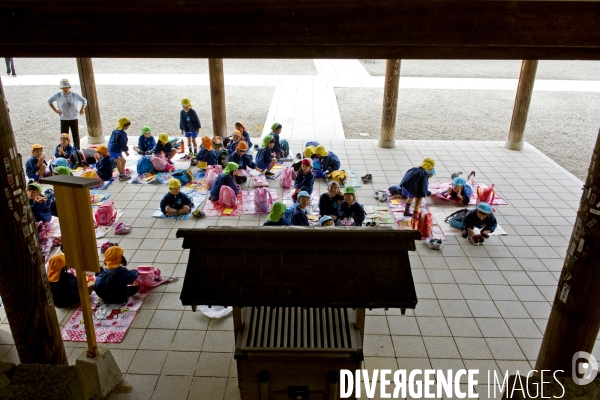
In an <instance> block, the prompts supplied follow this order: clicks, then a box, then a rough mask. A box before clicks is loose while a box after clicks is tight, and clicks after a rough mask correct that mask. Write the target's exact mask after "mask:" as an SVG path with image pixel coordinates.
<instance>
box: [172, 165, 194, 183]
mask: <svg viewBox="0 0 600 400" xmlns="http://www.w3.org/2000/svg"><path fill="white" fill-rule="evenodd" d="M171 176H172V177H173V178H175V179H177V180H178V181H179V182H181V184H182V185H185V184H188V183H190V182H191V181H193V180H194V176H193V175H192V173H191V172H190V171H188V170H185V169H178V170H177V171H174V172H172V173H171Z"/></svg>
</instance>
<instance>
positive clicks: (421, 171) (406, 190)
mask: <svg viewBox="0 0 600 400" xmlns="http://www.w3.org/2000/svg"><path fill="white" fill-rule="evenodd" d="M433 175H435V161H434V160H433V159H431V158H426V159H424V160H423V162H422V163H421V165H420V166H418V167H413V168H411V169H409V170H408V171H406V173H405V174H404V177H402V181H401V182H400V184H399V185H393V186H390V188H389V189H388V190H389V192H390V195H391V196H392V198H406V199H407V200H406V208H405V209H404V216H406V217H410V216H412V213H411V212H410V206H411V205H412V203H413V200H414V202H415V212H419V209H420V208H421V201H422V200H423V197H425V196H431V192H430V191H429V177H431V176H433Z"/></svg>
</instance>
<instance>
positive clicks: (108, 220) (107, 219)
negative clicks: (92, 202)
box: [94, 201, 117, 226]
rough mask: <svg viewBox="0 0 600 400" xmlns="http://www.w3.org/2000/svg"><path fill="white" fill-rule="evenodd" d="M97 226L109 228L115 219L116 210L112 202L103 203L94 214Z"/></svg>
mask: <svg viewBox="0 0 600 400" xmlns="http://www.w3.org/2000/svg"><path fill="white" fill-rule="evenodd" d="M94 219H95V220H96V223H97V224H98V225H104V226H110V225H112V224H113V222H115V220H116V219H117V208H116V207H115V203H113V202H112V201H105V202H104V203H102V204H101V205H100V207H98V209H97V210H96V212H95V213H94Z"/></svg>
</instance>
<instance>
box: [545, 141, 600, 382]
mask: <svg viewBox="0 0 600 400" xmlns="http://www.w3.org/2000/svg"><path fill="white" fill-rule="evenodd" d="M598 329H600V132H598V138H597V139H596V146H595V148H594V152H593V155H592V161H591V164H590V168H589V170H588V176H587V180H586V181H585V186H584V189H583V194H582V196H581V203H580V206H579V211H578V212H577V219H576V222H575V227H574V228H573V233H572V234H571V240H570V242H569V247H568V250H567V255H566V258H565V263H564V265H563V270H562V273H561V276H560V279H559V281H558V289H557V291H556V295H555V297H554V304H553V305H552V312H551V313H550V319H549V320H548V324H547V325H546V331H545V333H544V339H543V341H542V346H541V348H540V353H539V355H538V358H537V364H536V369H537V370H542V369H545V370H553V371H556V370H563V371H565V374H566V375H569V376H570V375H571V369H572V363H571V361H572V358H573V355H574V354H575V353H576V352H578V351H585V352H588V353H591V352H592V349H593V348H594V343H595V341H596V338H597V336H598Z"/></svg>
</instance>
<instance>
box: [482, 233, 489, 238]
mask: <svg viewBox="0 0 600 400" xmlns="http://www.w3.org/2000/svg"><path fill="white" fill-rule="evenodd" d="M481 236H483V237H484V238H486V239H487V238H489V237H490V235H488V234H487V233H482V234H481Z"/></svg>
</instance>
